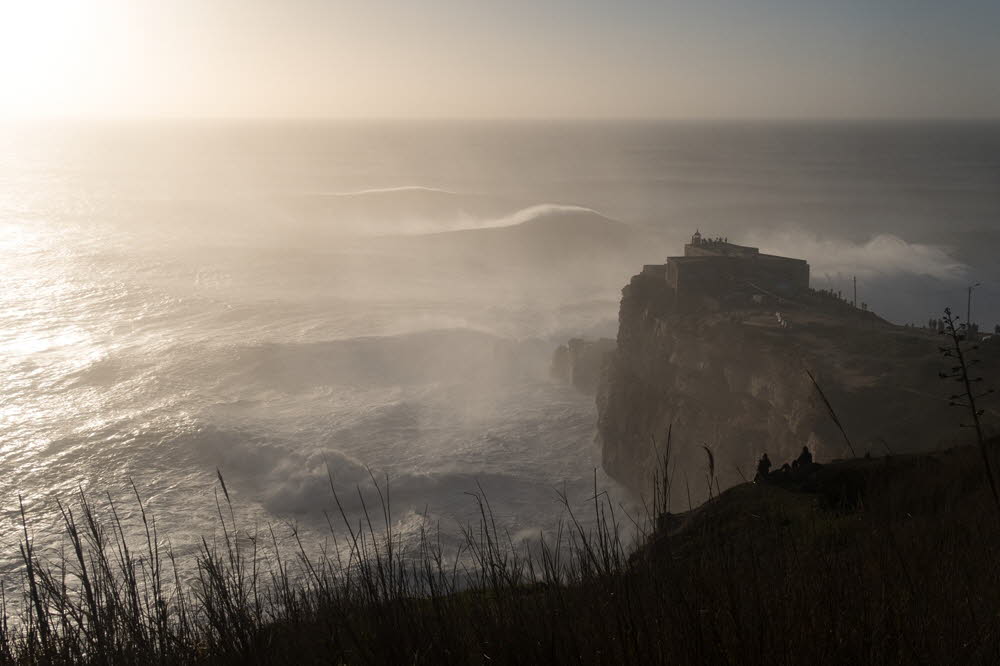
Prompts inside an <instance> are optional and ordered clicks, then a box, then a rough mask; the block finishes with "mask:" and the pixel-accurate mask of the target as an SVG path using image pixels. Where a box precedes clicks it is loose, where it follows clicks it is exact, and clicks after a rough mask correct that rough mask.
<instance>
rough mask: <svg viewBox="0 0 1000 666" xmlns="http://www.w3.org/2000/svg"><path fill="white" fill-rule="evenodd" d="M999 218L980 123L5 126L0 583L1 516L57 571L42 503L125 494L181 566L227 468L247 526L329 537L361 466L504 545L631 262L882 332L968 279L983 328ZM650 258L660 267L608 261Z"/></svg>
mask: <svg viewBox="0 0 1000 666" xmlns="http://www.w3.org/2000/svg"><path fill="white" fill-rule="evenodd" d="M614 220H618V221H623V222H626V223H629V224H631V225H633V227H632V228H628V229H627V230H626V231H621V230H620V229H619V228H618V227H617V226H615V225H614V223H613V221H614ZM998 221H1000V129H998V127H997V126H990V125H979V126H955V125H950V126H850V125H843V126H831V127H819V126H811V127H810V126H794V127H780V126H770V125H757V126H682V125H653V124H635V125H608V124H590V125H587V124H565V125H561V124H512V125H486V124H454V125H448V124H444V123H437V124H423V125H415V126H412V125H403V124H390V125H375V124H370V125H346V124H334V125H316V124H312V125H310V124H285V125H282V124H242V125H240V124H230V125H226V124H204V125H172V126H167V125H156V126H140V125H136V126H130V127H115V128H112V127H98V126H90V127H84V126H77V127H58V128H40V127H33V128H24V127H18V128H5V129H4V131H3V134H2V139H0V280H2V282H0V377H2V378H3V384H2V392H0V465H2V467H0V469H2V470H3V474H2V475H0V502H2V511H3V512H4V522H3V526H2V530H0V546H2V557H3V561H4V562H5V566H14V563H13V560H14V558H15V556H16V554H17V549H16V539H17V532H16V530H15V528H14V526H13V521H14V519H15V518H16V513H17V497H18V494H22V495H23V496H24V497H25V501H26V504H27V506H28V507H29V511H30V512H31V514H32V515H33V516H35V521H36V523H35V525H36V527H35V529H36V532H37V536H38V539H39V540H40V541H41V542H42V543H43V544H47V545H50V546H55V545H56V543H57V542H55V541H51V540H50V537H49V536H48V534H47V532H46V530H45V525H46V524H47V523H50V522H51V521H52V520H54V513H53V501H54V500H55V499H56V498H63V499H65V498H69V497H71V496H72V494H73V493H74V492H76V491H77V490H78V489H79V488H83V489H85V490H86V491H87V492H89V493H103V492H104V491H110V492H111V493H112V494H113V495H114V496H116V497H121V498H122V499H123V501H124V498H125V495H126V490H127V488H128V483H129V479H134V480H135V483H136V484H137V486H138V487H139V489H140V491H141V492H142V493H143V495H144V496H145V497H146V498H147V499H148V501H149V504H150V507H151V508H152V510H153V511H154V512H155V513H156V515H157V517H158V520H159V523H160V529H161V531H162V532H163V533H169V534H171V538H172V540H173V542H174V544H175V545H177V546H179V547H183V546H184V545H185V544H186V543H187V544H190V543H192V542H193V538H194V535H196V534H200V533H211V530H212V512H213V511H214V490H215V484H214V479H215V470H216V468H219V469H221V470H222V471H223V473H224V474H225V476H226V478H227V483H228V485H229V488H230V490H231V491H232V493H233V494H234V496H235V499H236V501H237V502H238V503H239V504H240V506H241V508H242V510H244V511H245V512H246V513H247V514H248V519H256V520H258V521H260V522H261V523H264V522H267V521H278V522H280V521H287V520H294V521H296V522H298V523H300V524H301V525H303V527H304V529H306V530H311V529H314V528H316V529H318V528H319V527H321V526H322V525H323V519H322V511H323V510H324V509H326V508H328V507H329V505H330V496H329V489H328V481H327V469H329V470H330V471H331V472H332V474H333V477H334V481H335V483H337V484H338V485H342V486H343V487H346V488H353V486H354V485H355V484H359V483H365V481H366V479H367V477H368V471H367V470H366V467H370V468H371V470H373V471H374V472H375V474H376V475H379V476H381V475H383V474H387V475H388V476H389V477H390V479H391V484H392V488H393V493H392V497H393V504H394V507H393V508H394V512H395V515H396V516H397V518H398V520H399V525H400V529H402V530H404V531H405V530H408V529H409V530H414V529H416V526H417V525H418V524H419V521H418V520H416V519H415V516H416V515H418V514H423V513H425V512H428V513H429V514H430V516H431V517H432V519H435V520H441V521H442V524H443V525H444V527H445V529H448V525H449V524H457V523H460V522H463V521H465V520H468V519H469V518H470V517H471V516H472V512H473V510H474V509H475V507H474V505H473V503H472V502H471V500H470V498H469V497H468V496H467V495H466V494H465V493H466V492H468V491H474V490H476V488H477V484H479V485H481V486H482V487H483V489H484V490H485V491H486V492H487V494H488V495H489V497H490V499H491V502H492V505H493V507H494V509H495V510H496V511H497V513H498V517H499V518H500V520H501V521H502V523H503V525H505V526H506V527H507V528H509V529H511V531H512V532H513V533H515V534H517V535H535V534H537V533H538V532H540V531H543V530H546V531H548V530H552V529H553V527H554V525H555V522H556V521H557V520H558V519H559V518H560V517H561V512H560V510H559V506H558V503H557V501H556V490H557V489H563V488H565V489H567V490H568V491H569V493H570V497H571V498H573V499H574V501H577V502H583V501H585V500H586V499H587V498H588V497H589V495H590V494H591V493H592V484H593V474H594V469H595V468H596V467H599V452H597V451H596V450H595V448H594V445H593V441H592V440H593V433H594V419H595V411H594V408H593V400H592V398H588V397H586V396H582V395H579V394H577V393H575V392H574V391H573V390H571V389H568V388H566V387H563V386H560V385H558V384H555V383H553V382H551V381H550V380H549V378H548V376H547V370H548V361H549V357H550V353H551V351H552V349H553V347H554V346H555V345H556V344H558V343H559V342H561V341H563V340H564V339H565V338H567V337H570V336H573V335H579V334H590V335H598V334H604V335H614V331H615V323H616V322H615V318H616V316H617V299H618V294H619V290H620V288H621V286H622V285H623V284H624V283H625V282H626V281H627V279H628V277H629V275H631V273H633V272H636V271H637V270H638V269H639V264H641V263H642V262H643V261H646V262H653V261H662V259H663V256H664V254H665V253H666V251H667V249H666V248H669V247H671V244H674V246H675V247H678V248H679V243H680V242H681V241H682V239H683V238H684V236H686V235H687V234H689V233H690V232H691V231H693V228H694V227H700V228H701V230H702V231H703V232H706V233H709V234H713V235H714V234H717V235H726V236H729V237H730V239H731V240H744V239H745V240H747V241H749V242H755V243H759V244H761V245H762V247H766V248H767V249H769V250H771V251H774V252H787V253H790V254H796V255H798V256H805V257H806V258H807V259H809V260H810V262H811V263H812V264H813V282H814V284H815V285H818V286H832V287H834V288H845V289H846V286H847V284H848V281H849V280H850V278H851V277H852V276H854V275H858V276H859V281H860V283H861V285H862V289H863V294H862V295H863V296H864V297H865V299H866V301H867V302H869V303H871V305H872V307H873V308H875V309H876V310H877V311H880V312H883V313H885V314H887V315H888V316H890V317H891V318H893V319H895V320H896V321H900V322H903V321H918V322H923V321H926V319H927V318H928V317H929V316H931V315H932V314H934V313H936V312H937V311H938V310H939V308H940V307H943V306H944V305H948V304H952V305H956V304H957V305H961V306H963V307H964V296H965V290H964V288H965V285H967V284H968V283H970V282H973V281H981V282H983V286H982V287H980V288H979V290H978V291H977V292H976V301H975V308H976V312H977V314H978V317H977V316H974V319H979V320H980V321H981V322H982V323H983V324H984V325H986V326H988V327H989V328H992V325H993V324H994V323H996V322H997V321H1000V299H998V294H1000V290H998V289H997V286H996V285H997V284H998V283H1000V271H998V269H997V265H998V264H997V262H996V261H995V260H994V257H995V252H996V249H997V248H998V247H1000V245H998V243H997V241H998V234H1000V228H998V224H1000V223H998ZM522 223H526V224H527V226H526V227H524V228H525V229H528V231H526V232H525V233H520V232H518V233H516V234H513V235H511V234H506V231H509V229H508V228H513V227H512V225H517V224H522ZM532 225H534V226H532ZM609 225H610V226H609ZM486 228H489V229H492V230H494V231H496V230H497V228H500V232H501V233H500V235H495V234H494V235H489V233H488V232H483V231H477V230H480V229H486ZM456 230H465V231H459V232H457V233H456ZM644 230H653V231H655V232H656V233H657V234H658V238H660V239H661V240H662V241H663V243H664V244H659V245H658V244H649V243H643V242H625V241H622V242H621V243H619V242H618V240H619V237H620V236H621V235H622V234H626V235H628V234H633V233H639V232H641V233H645V231H644ZM959 301H961V303H959ZM598 483H599V484H600V485H601V486H603V487H610V488H611V489H612V491H614V492H618V491H617V490H616V489H615V486H614V484H613V483H612V482H611V481H609V480H608V479H606V478H604V477H603V476H601V475H598ZM348 508H352V507H348ZM353 508H357V507H353ZM454 531H455V532H456V533H457V530H454Z"/></svg>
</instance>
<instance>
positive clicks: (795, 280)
mask: <svg viewBox="0 0 1000 666" xmlns="http://www.w3.org/2000/svg"><path fill="white" fill-rule="evenodd" d="M643 273H644V274H645V275H647V276H649V277H653V278H655V279H662V280H664V281H665V282H666V283H667V285H668V286H669V288H670V289H671V290H672V291H673V292H674V297H675V302H676V303H678V304H679V305H682V306H687V307H697V306H698V305H699V304H702V303H703V302H705V299H706V298H707V299H709V302H713V301H714V302H716V303H719V302H721V301H744V300H747V301H748V300H750V299H751V298H753V297H755V296H759V297H785V296H792V295H794V294H796V293H801V292H804V291H807V290H808V289H809V264H808V263H807V262H806V261H805V260H803V259H792V258H789V257H779V256H776V255H773V254H762V253H761V252H760V250H758V249H757V248H755V247H747V246H744V245H736V244H734V243H730V242H729V241H728V239H721V238H718V239H705V238H702V236H701V233H699V232H695V234H694V236H692V237H691V242H690V243H688V244H687V245H685V246H684V256H683V257H668V258H667V263H666V264H650V265H646V266H644V267H643ZM755 300H759V299H755Z"/></svg>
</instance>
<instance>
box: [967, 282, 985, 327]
mask: <svg viewBox="0 0 1000 666" xmlns="http://www.w3.org/2000/svg"><path fill="white" fill-rule="evenodd" d="M981 284H982V283H981V282H977V283H976V284H970V285H969V293H968V296H967V298H966V301H965V332H966V333H967V334H968V335H969V336H970V337H971V336H972V290H973V289H975V288H976V287H978V286H979V285H981Z"/></svg>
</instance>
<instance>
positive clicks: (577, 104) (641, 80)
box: [0, 0, 1000, 118]
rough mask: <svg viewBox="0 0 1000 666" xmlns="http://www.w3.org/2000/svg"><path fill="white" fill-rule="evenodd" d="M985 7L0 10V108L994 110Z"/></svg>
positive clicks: (998, 7) (316, 1)
mask: <svg viewBox="0 0 1000 666" xmlns="http://www.w3.org/2000/svg"><path fill="white" fill-rule="evenodd" d="M998 63H1000V0H935V1H929V0H692V1H681V0H648V1H647V0H617V1H614V0H604V1H598V0H556V1H545V0H504V1H497V0H493V1H489V2H481V1H478V0H408V1H402V0H358V1H348V0H0V115H5V116H37V115H57V116H77V115H97V116H149V115H153V116H159V115H169V116H270V117H275V116H320V117H325V116H333V117H636V116H638V117H666V118H699V117H713V118H717V117H737V118H739V117H743V118H747V117H751V118H760V117H782V118H785V117H820V118H838V117H899V116H905V117H969V116H975V117H994V118H997V117H1000V67H998Z"/></svg>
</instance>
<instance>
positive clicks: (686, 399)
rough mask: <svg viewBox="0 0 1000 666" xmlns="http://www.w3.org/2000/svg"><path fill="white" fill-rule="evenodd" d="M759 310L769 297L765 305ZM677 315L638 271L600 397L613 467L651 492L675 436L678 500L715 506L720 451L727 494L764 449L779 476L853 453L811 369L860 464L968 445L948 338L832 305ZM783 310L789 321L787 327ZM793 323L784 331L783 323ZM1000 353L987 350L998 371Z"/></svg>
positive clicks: (664, 292)
mask: <svg viewBox="0 0 1000 666" xmlns="http://www.w3.org/2000/svg"><path fill="white" fill-rule="evenodd" d="M758 300H759V299H758ZM707 305H710V307H703V308H700V310H699V311H690V309H689V308H684V309H683V311H681V309H680V308H678V307H677V306H676V304H675V303H674V299H673V294H672V291H671V290H670V289H669V288H667V286H666V284H665V283H664V282H663V281H661V280H658V279H656V278H655V277H653V276H650V275H645V274H640V275H637V276H635V277H633V278H632V281H631V282H630V283H629V285H628V286H627V287H625V289H624V290H623V296H622V301H621V310H620V315H619V331H618V341H617V350H616V351H615V352H614V353H612V354H611V355H610V358H609V361H608V363H607V365H606V368H605V372H604V374H603V377H602V380H601V382H600V385H599V387H598V393H597V408H598V437H599V440H600V442H599V443H600V445H601V449H602V458H603V465H604V468H605V470H606V471H607V472H608V473H609V474H610V475H611V476H612V477H614V478H616V479H618V480H619V481H621V482H622V483H624V484H625V485H627V486H629V487H631V488H632V489H634V490H636V491H638V492H644V493H645V492H648V491H649V489H650V485H651V481H652V474H653V471H654V470H655V469H657V460H658V457H657V456H658V454H657V452H656V450H655V449H654V441H655V443H656V445H657V446H658V447H659V455H660V456H662V454H663V449H664V446H665V440H666V433H667V429H668V427H670V426H671V425H672V427H673V444H672V451H671V459H672V463H673V467H672V468H673V470H674V471H673V472H672V473H673V474H674V479H673V500H674V502H675V503H677V504H675V506H677V507H678V508H682V507H683V505H684V504H686V502H687V489H688V487H690V492H691V496H692V499H694V500H701V499H703V498H704V497H705V496H706V495H707V482H706V471H707V464H706V461H707V457H706V455H705V452H704V450H703V448H702V447H703V446H707V447H708V448H709V449H711V450H712V452H713V454H714V458H715V468H716V474H717V477H718V481H719V484H720V486H721V487H722V488H725V487H727V486H729V485H732V484H734V483H736V482H739V481H741V480H742V477H743V476H744V475H745V476H746V478H747V479H750V478H752V477H753V473H754V469H755V466H756V461H757V459H758V458H759V457H760V455H761V454H762V453H763V452H765V451H766V452H767V453H768V454H769V457H770V458H771V460H772V462H773V463H774V465H775V467H778V466H780V465H781V464H782V463H783V462H785V461H790V460H792V459H793V458H794V457H795V456H796V455H798V453H799V451H800V450H801V448H802V446H809V447H810V449H812V451H813V452H814V454H815V455H816V457H817V459H818V460H830V459H833V458H840V457H848V456H850V455H852V454H851V451H850V449H849V448H848V445H847V443H845V441H844V438H843V435H841V434H840V432H839V430H837V429H836V427H835V426H834V424H833V422H832V420H831V418H830V416H829V412H828V411H827V408H826V407H825V406H824V404H823V403H822V401H821V399H820V398H819V396H818V393H817V391H816V389H815V387H814V386H813V384H812V381H811V380H810V379H809V376H808V374H807V372H806V371H807V370H808V371H810V372H812V374H813V375H814V376H815V377H816V379H817V381H818V382H819V384H820V386H821V387H822V389H823V391H824V392H825V393H826V395H827V397H828V398H829V400H830V402H831V403H832V405H833V407H834V408H835V409H836V411H837V414H838V416H839V417H840V419H841V421H842V423H843V424H844V426H845V428H846V430H847V433H848V435H849V437H850V439H851V441H852V443H853V446H854V449H855V453H856V455H864V454H865V453H866V452H868V451H871V452H873V453H876V454H885V453H886V452H887V451H891V452H893V453H901V452H910V451H916V450H926V449H930V448H935V447H937V446H940V445H943V444H950V443H956V442H963V441H968V440H967V438H968V437H969V433H968V432H967V431H962V430H960V429H959V428H958V425H959V423H960V422H961V421H962V419H963V418H966V419H967V415H966V414H962V413H960V411H959V410H957V409H949V408H948V406H947V396H948V395H949V394H950V393H953V392H954V389H953V387H952V386H951V385H947V384H946V383H945V382H942V381H941V380H940V379H939V378H938V372H939V371H940V370H943V369H947V367H946V366H948V365H949V364H948V363H946V362H945V359H942V358H941V357H940V354H939V352H938V345H939V344H943V340H942V338H940V337H939V336H938V335H936V334H935V333H931V332H930V331H925V330H923V329H912V328H903V327H898V326H894V325H892V324H889V323H888V322H885V321H883V320H881V319H879V318H878V317H876V316H874V315H873V314H871V313H867V312H861V311H858V310H855V309H854V308H851V307H850V306H848V305H847V304H845V303H843V302H841V301H839V300H837V299H834V298H832V297H829V296H826V295H824V294H820V293H817V292H808V293H804V294H801V295H800V296H797V297H795V300H794V301H791V300H784V299H782V300H777V299H775V300H771V302H769V303H752V302H747V303H743V304H739V305H736V306H727V307H725V308H721V307H719V306H718V304H716V303H711V304H707ZM778 313H780V319H779V317H778ZM782 322H784V323H782ZM998 351H1000V345H990V344H989V343H987V344H984V345H983V347H982V349H981V350H980V352H979V353H980V356H981V358H982V360H983V366H982V369H983V372H982V374H984V375H985V376H987V377H1000V373H997V372H996V371H997V369H998V365H1000V364H998V363H997V360H998V356H1000V354H998V353H997V352H998Z"/></svg>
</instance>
